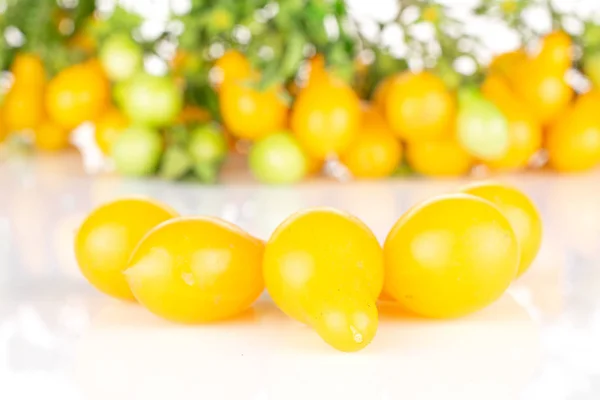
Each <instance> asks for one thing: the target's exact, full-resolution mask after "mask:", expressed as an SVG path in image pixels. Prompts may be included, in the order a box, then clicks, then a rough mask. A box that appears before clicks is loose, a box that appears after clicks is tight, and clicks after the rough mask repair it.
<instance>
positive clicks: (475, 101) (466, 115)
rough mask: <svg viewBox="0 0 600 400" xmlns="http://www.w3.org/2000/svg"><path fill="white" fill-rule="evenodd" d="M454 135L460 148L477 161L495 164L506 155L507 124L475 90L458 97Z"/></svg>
mask: <svg viewBox="0 0 600 400" xmlns="http://www.w3.org/2000/svg"><path fill="white" fill-rule="evenodd" d="M458 104H459V111H458V116H457V120H456V124H457V125H456V133H457V135H458V140H459V142H460V144H461V145H462V147H463V148H464V149H465V150H466V151H467V152H468V153H470V154H471V155H472V156H473V157H475V158H478V159H480V160H487V161H492V160H497V159H499V158H502V157H503V156H504V155H505V154H506V152H507V151H508V146H509V136H508V122H507V121H506V117H504V115H503V114H502V112H500V110H499V109H498V108H497V107H496V106H495V105H494V104H493V103H491V102H490V101H488V100H486V99H485V98H484V97H483V96H482V95H481V93H480V92H479V90H478V89H472V88H465V89H461V90H460V91H459V93H458Z"/></svg>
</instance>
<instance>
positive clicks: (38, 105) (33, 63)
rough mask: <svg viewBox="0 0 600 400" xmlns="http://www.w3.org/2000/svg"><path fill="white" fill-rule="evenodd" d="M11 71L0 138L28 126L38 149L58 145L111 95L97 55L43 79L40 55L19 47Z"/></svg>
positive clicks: (65, 142)
mask: <svg viewBox="0 0 600 400" xmlns="http://www.w3.org/2000/svg"><path fill="white" fill-rule="evenodd" d="M11 73H12V75H13V78H14V82H13V83H12V85H11V87H10V90H9V91H8V93H7V94H6V96H5V98H4V100H3V102H2V107H1V112H0V116H1V117H0V127H1V132H2V134H0V139H1V138H2V137H4V136H6V135H7V134H9V133H13V132H33V133H34V142H35V145H36V146H37V147H38V148H39V149H41V150H49V151H54V150H60V149H63V148H65V147H67V146H68V143H69V134H70V132H71V130H72V129H74V128H75V127H77V126H78V125H80V124H81V123H82V122H84V121H90V120H95V119H96V118H98V117H99V116H100V115H101V114H102V113H103V112H104V110H105V109H106V106H107V104H108V103H109V100H110V91H109V84H108V80H107V79H106V77H105V76H104V73H103V72H102V68H101V67H100V65H99V64H98V63H97V62H96V61H88V62H86V63H82V64H78V65H75V66H72V67H69V68H67V69H65V70H63V71H62V72H60V73H59V74H58V75H56V76H55V77H54V78H53V79H52V80H50V81H49V82H47V79H46V71H45V68H44V65H43V63H42V61H41V60H40V58H39V57H37V56H35V55H33V54H29V53H20V54H18V55H17V56H16V58H15V60H14V62H13V64H12V66H11Z"/></svg>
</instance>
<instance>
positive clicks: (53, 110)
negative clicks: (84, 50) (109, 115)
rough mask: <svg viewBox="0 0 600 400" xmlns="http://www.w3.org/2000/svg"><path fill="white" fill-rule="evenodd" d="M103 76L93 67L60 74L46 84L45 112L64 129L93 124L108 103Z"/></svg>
mask: <svg viewBox="0 0 600 400" xmlns="http://www.w3.org/2000/svg"><path fill="white" fill-rule="evenodd" d="M109 98H110V96H109V86H108V81H107V79H106V76H105V75H104V74H103V73H102V72H101V68H100V67H98V66H97V65H96V63H85V64H78V65H74V66H72V67H69V68H67V69H65V70H63V71H61V72H60V73H59V74H58V75H56V76H55V77H54V78H53V79H52V80H51V81H50V83H49V84H48V89H47V91H46V99H45V103H46V111H47V112H48V116H49V117H50V118H51V119H52V120H53V121H55V122H56V123H58V124H60V125H62V126H63V127H64V128H65V129H73V128H75V127H77V126H78V125H79V124H81V123H82V122H85V121H93V120H95V119H96V118H98V117H99V116H100V115H101V114H102V112H104V110H105V109H106V107H107V106H108V103H109Z"/></svg>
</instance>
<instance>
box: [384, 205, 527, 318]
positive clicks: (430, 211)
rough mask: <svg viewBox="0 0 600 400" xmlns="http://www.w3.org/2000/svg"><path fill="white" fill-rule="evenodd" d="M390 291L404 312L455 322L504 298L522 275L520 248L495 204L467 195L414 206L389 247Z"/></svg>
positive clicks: (391, 235)
mask: <svg viewBox="0 0 600 400" xmlns="http://www.w3.org/2000/svg"><path fill="white" fill-rule="evenodd" d="M383 251H384V258H385V292H386V293H387V294H389V295H390V296H392V297H393V298H394V299H395V300H396V301H397V302H398V303H400V304H401V305H402V306H403V307H404V308H406V309H407V310H409V311H412V312H414V313H416V314H419V315H423V316H426V317H432V318H455V317H460V316H463V315H467V314H470V313H472V312H475V311H477V310H479V309H481V308H483V307H485V306H487V305H489V304H491V303H492V302H494V301H495V300H496V299H498V298H499V297H500V296H501V295H502V294H503V293H504V291H505V290H506V289H507V288H508V286H509V285H510V283H511V282H512V281H513V279H514V278H515V276H516V274H517V269H518V265H519V244H518V241H517V238H516V236H515V233H514V231H513V229H512V227H511V225H510V222H509V221H508V220H507V219H506V217H505V216H504V215H503V214H502V212H501V211H500V210H499V209H498V208H497V207H496V206H494V205H493V204H492V203H490V202H488V201H486V200H483V199H481V198H478V197H475V196H471V195H467V194H451V195H445V196H439V197H436V198H433V199H430V200H429V201H426V202H424V203H422V204H420V205H417V206H415V207H413V208H412V209H411V210H409V211H408V212H407V213H406V214H404V215H403V216H402V217H401V218H400V219H399V220H398V222H396V224H395V225H394V227H393V228H392V230H391V231H390V233H389V235H388V237H387V239H386V241H385V244H384V250H383Z"/></svg>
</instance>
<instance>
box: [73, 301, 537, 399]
mask: <svg viewBox="0 0 600 400" xmlns="http://www.w3.org/2000/svg"><path fill="white" fill-rule="evenodd" d="M537 345H538V338H537V328H536V326H535V324H534V323H533V322H532V321H531V319H530V318H529V316H528V314H527V313H526V312H525V311H524V310H523V309H522V308H521V307H520V306H519V305H518V304H517V303H516V302H515V301H514V300H513V299H512V298H511V297H510V296H505V297H504V298H503V299H502V300H500V301H499V302H498V303H497V304H495V305H494V307H492V308H490V309H488V310H486V311H485V312H483V313H480V314H479V315H476V316H473V317H471V318H469V319H465V320H463V321H460V322H452V323H447V322H431V321H423V320H415V319H411V318H410V317H407V316H403V315H402V314H400V313H398V312H397V311H394V310H393V309H390V308H386V307H383V308H382V325H381V328H380V331H379V333H378V336H377V338H376V341H375V342H374V343H373V344H372V346H371V347H369V348H368V349H367V350H366V351H364V352H362V353H360V354H341V353H338V352H336V351H335V350H332V349H331V348H329V347H328V346H326V345H325V344H324V343H322V342H321V340H320V339H319V338H318V337H317V335H316V334H315V333H314V332H312V331H310V330H309V329H308V328H306V327H304V326H301V325H299V324H297V323H293V322H291V321H289V320H287V318H286V317H285V316H284V315H283V314H281V313H280V312H278V311H277V310H276V309H275V308H274V307H273V305H272V304H271V303H270V302H267V301H263V302H261V303H259V304H257V306H256V307H255V308H254V309H253V310H251V311H250V312H248V313H246V314H245V315H243V316H241V317H240V318H238V319H236V320H233V321H228V322H225V323H221V324H217V325H211V326H202V327H180V326H174V325H171V324H168V323H163V322H162V321H158V320H156V319H155V318H154V317H153V316H151V315H149V314H148V313H146V312H145V311H144V310H142V309H141V308H139V307H137V306H136V305H127V304H113V305H109V306H107V307H106V308H105V309H103V310H101V311H100V313H99V314H98V315H97V316H96V317H95V319H94V320H93V321H92V325H91V327H90V329H88V330H87V332H86V333H85V334H84V335H83V336H82V337H81V339H80V340H79V343H78V344H77V347H76V349H77V350H76V354H75V364H74V369H75V371H76V372H75V375H76V377H77V384H78V385H79V386H80V388H81V390H82V391H83V392H84V394H85V395H86V396H87V398H91V399H109V398H110V399H131V398H144V399H164V398H166V397H170V398H176V399H188V398H189V399H192V398H207V399H240V400H242V399H249V400H250V399H260V398H268V399H282V400H283V399H285V400H293V399H308V398H327V399H385V398H386V396H387V398H390V399H397V398H410V399H440V398H443V397H444V394H445V393H457V394H458V393H460V394H461V396H462V398H467V399H479V398H486V399H507V398H513V397H514V396H515V394H516V393H518V392H519V390H520V389H522V387H523V385H524V384H525V383H526V382H527V380H528V378H530V377H531V375H532V373H533V370H534V369H535V366H536V363H537V361H538V360H537V357H538V350H537V348H536V347H537ZM432 379H435V385H432V384H431V382H432ZM108 383H110V384H108ZM136 396H137V397H136Z"/></svg>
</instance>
